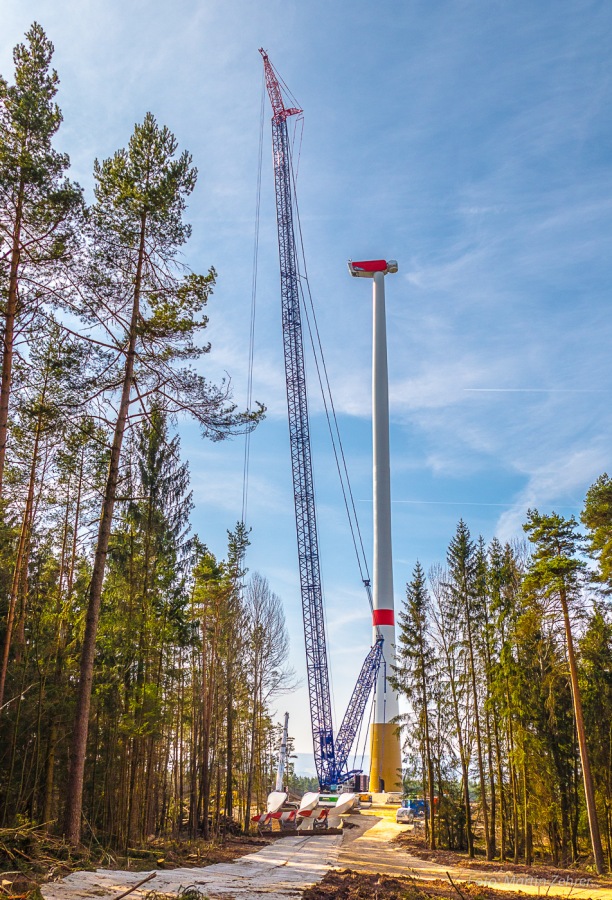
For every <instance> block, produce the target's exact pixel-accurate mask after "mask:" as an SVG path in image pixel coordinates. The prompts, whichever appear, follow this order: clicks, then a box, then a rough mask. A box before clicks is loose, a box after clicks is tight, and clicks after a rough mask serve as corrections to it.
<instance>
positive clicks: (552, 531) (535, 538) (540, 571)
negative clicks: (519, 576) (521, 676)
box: [523, 509, 604, 875]
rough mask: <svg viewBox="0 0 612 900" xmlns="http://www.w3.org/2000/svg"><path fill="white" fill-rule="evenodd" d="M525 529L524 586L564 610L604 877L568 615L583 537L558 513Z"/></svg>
mask: <svg viewBox="0 0 612 900" xmlns="http://www.w3.org/2000/svg"><path fill="white" fill-rule="evenodd" d="M523 528H524V530H525V531H526V532H527V535H528V537H529V540H530V541H531V542H532V544H533V545H534V551H533V557H532V561H531V565H530V567H529V571H528V573H527V575H526V578H525V585H526V587H527V588H528V589H529V588H531V589H534V590H538V591H539V592H540V593H541V595H542V596H543V597H544V598H546V599H548V600H549V601H553V602H554V601H558V602H559V604H560V606H561V612H562V616H563V625H564V629H565V640H566V646H567V659H568V663H569V669H570V680H571V685H572V697H573V701H574V717H575V720H576V731H577V733H578V744H579V748H580V760H581V762H582V777H583V782H584V793H585V798H586V804H587V813H588V818H589V830H590V832H591V846H592V848H593V856H594V857H595V867H596V869H597V873H598V874H600V875H601V874H602V873H603V871H604V858H603V849H602V846H601V837H600V832H599V821H598V818H597V808H596V806H595V796H594V791H593V778H592V776H591V765H590V761H589V752H588V747H587V740H586V732H585V728H584V716H583V712H582V700H581V694H580V684H579V681H578V668H577V665H576V656H575V652H574V638H573V634H572V627H571V621H570V612H569V611H570V604H571V603H572V602H575V601H576V600H577V599H578V597H579V596H580V589H581V583H582V581H583V573H584V569H585V564H584V562H583V561H582V560H580V559H578V557H577V553H578V549H579V547H580V536H579V535H578V532H577V525H576V520H575V519H574V517H573V516H572V517H571V518H570V519H564V518H563V517H562V516H560V515H558V514H557V513H551V515H549V516H546V515H542V514H540V513H539V512H538V511H537V510H535V509H532V510H529V511H528V513H527V522H526V524H525V525H524V526H523Z"/></svg>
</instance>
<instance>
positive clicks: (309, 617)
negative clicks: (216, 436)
mask: <svg viewBox="0 0 612 900" xmlns="http://www.w3.org/2000/svg"><path fill="white" fill-rule="evenodd" d="M260 53H261V55H262V57H263V63H264V71H265V78H266V88H267V91H268V95H269V97H270V102H271V104H272V112H273V116H272V150H273V160H274V184H275V189H276V221H277V227H278V246H279V255H280V276H281V303H282V325H283V344H284V355H285V378H286V385H287V406H288V412H289V443H290V447H291V468H292V473H293V493H294V501H295V518H296V528H297V539H298V562H299V570H300V588H301V596H302V612H303V617H304V639H305V645H306V671H307V678H308V695H309V699H310V714H311V720H312V737H313V746H314V757H315V765H316V768H317V774H318V776H319V782H320V784H321V787H322V788H325V787H335V786H336V785H338V784H339V783H340V782H342V781H343V780H345V779H346V777H347V773H346V772H345V765H346V760H347V758H348V754H349V753H350V749H351V746H352V743H353V741H354V738H355V735H356V733H357V730H358V727H359V723H360V722H361V720H362V718H363V712H364V709H365V705H366V703H367V698H368V696H369V694H370V692H371V690H372V687H373V685H374V682H375V680H376V675H377V674H378V668H379V665H380V660H381V656H382V640H379V641H377V642H376V643H375V645H374V647H373V648H372V650H371V651H370V653H369V654H368V657H367V659H366V662H365V663H364V665H363V667H362V671H361V674H360V677H359V680H358V682H357V685H356V687H355V690H354V691H353V696H352V698H351V703H350V704H349V708H348V709H347V712H346V715H345V717H344V720H343V723H342V726H341V729H340V732H339V735H338V738H339V746H338V750H339V751H340V752H339V753H338V752H337V750H336V746H335V744H334V732H333V722H332V709H331V700H330V690H329V675H328V666H327V645H326V638H325V620H324V610H323V592H322V588H321V573H320V567H319V547H318V538H317V519H316V508H315V497H314V486H313V478H312V459H311V452H310V427H309V420H308V397H307V392H306V374H305V368H304V346H303V340H302V322H301V314H300V287H299V267H298V254H297V248H296V240H295V232H294V215H293V212H294V209H293V206H294V201H293V191H292V168H291V148H290V144H289V135H288V128H287V119H289V118H290V117H291V116H296V115H299V114H300V113H301V112H302V110H301V109H298V108H297V107H286V106H285V104H284V101H283V95H282V91H281V87H280V83H279V81H278V78H277V76H276V73H275V71H274V69H273V67H272V64H271V63H270V60H269V59H268V55H267V53H265V51H264V50H263V49H260Z"/></svg>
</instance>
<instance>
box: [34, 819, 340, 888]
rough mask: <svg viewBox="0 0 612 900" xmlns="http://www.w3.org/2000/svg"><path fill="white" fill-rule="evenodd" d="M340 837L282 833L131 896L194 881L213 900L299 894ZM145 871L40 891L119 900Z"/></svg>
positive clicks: (88, 877)
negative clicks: (251, 850) (268, 841)
mask: <svg viewBox="0 0 612 900" xmlns="http://www.w3.org/2000/svg"><path fill="white" fill-rule="evenodd" d="M341 841H342V836H341V835H322V836H319V835H317V836H316V837H302V836H296V837H287V838H283V839H282V840H278V841H275V843H274V844H270V845H269V846H267V847H265V848H264V849H263V850H259V851H258V852H257V853H251V854H249V855H248V856H242V857H240V859H237V860H235V861H234V862H230V863H216V864H215V865H212V866H206V867H204V868H193V869H182V868H181V869H170V870H167V871H158V872H156V873H155V878H153V879H152V880H151V881H149V882H148V883H147V884H145V885H143V886H142V888H139V889H138V890H136V891H134V893H133V894H130V895H129V896H130V898H134V900H136V898H142V897H144V896H146V894H147V893H148V892H149V891H151V890H155V891H158V892H159V893H173V892H177V891H178V890H179V889H180V888H184V887H187V886H189V885H194V886H195V887H198V888H200V890H202V891H203V892H204V893H206V894H207V896H208V897H210V898H211V900H230V898H231V900H234V898H235V900H251V898H258V897H264V898H266V900H296V898H298V897H300V896H301V895H302V892H303V891H304V889H305V888H307V887H310V886H311V885H313V884H315V883H316V882H317V881H320V879H321V878H322V877H323V876H324V874H325V873H326V872H327V871H329V869H330V868H331V867H332V866H333V865H334V864H335V863H336V861H337V858H338V852H339V850H340V843H341ZM146 875H147V872H120V871H117V872H114V871H111V870H108V869H99V870H98V871H96V872H73V873H72V874H71V875H69V876H68V877H67V878H64V879H63V880H62V881H61V882H55V883H52V884H46V885H44V886H43V887H42V889H41V893H42V895H43V897H44V898H45V900H94V898H95V900H115V898H116V897H117V896H118V895H119V894H121V893H122V892H123V891H126V890H127V889H128V888H129V887H131V886H132V885H134V884H137V883H138V882H139V881H141V880H142V879H143V878H145V877H146Z"/></svg>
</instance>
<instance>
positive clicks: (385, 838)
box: [335, 809, 612, 900]
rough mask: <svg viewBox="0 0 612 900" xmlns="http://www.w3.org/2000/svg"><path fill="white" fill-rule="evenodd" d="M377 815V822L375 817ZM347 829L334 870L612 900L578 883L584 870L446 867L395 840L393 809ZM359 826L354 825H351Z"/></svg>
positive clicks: (603, 890) (353, 820) (611, 893)
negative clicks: (539, 873)
mask: <svg viewBox="0 0 612 900" xmlns="http://www.w3.org/2000/svg"><path fill="white" fill-rule="evenodd" d="M373 818H374V821H373ZM347 821H348V823H349V828H347V829H346V830H345V832H344V836H343V842H342V846H341V848H340V852H339V854H338V861H337V863H336V865H335V868H340V869H352V870H353V871H355V872H378V873H380V874H381V875H388V876H396V877H397V876H406V877H409V876H412V877H413V878H417V879H423V880H426V881H438V880H441V881H445V882H447V883H448V877H447V873H448V874H449V875H450V876H451V878H452V879H453V881H455V882H459V883H461V882H466V881H470V882H475V883H476V884H480V885H483V886H486V887H490V888H493V889H498V890H502V891H512V892H517V893H518V892H520V893H523V894H532V895H536V896H548V897H568V896H569V895H570V894H571V897H572V900H588V898H592V900H612V887H600V886H599V885H598V883H597V881H596V880H595V879H593V880H592V882H591V883H589V884H580V881H581V880H582V881H584V880H585V879H581V877H580V873H577V874H576V879H575V880H574V881H573V882H572V883H568V882H567V881H565V878H563V879H560V880H559V881H558V882H557V883H555V882H553V881H551V880H550V879H547V878H545V877H542V878H540V877H537V878H535V877H533V876H529V875H521V874H517V872H516V871H505V870H504V867H503V864H501V863H500V867H499V871H492V870H491V869H486V870H485V869H475V868H474V869H473V868H470V869H465V868H462V867H460V866H448V865H443V864H440V863H437V862H434V861H432V860H426V859H419V858H418V857H417V856H412V855H411V854H410V853H408V852H407V851H406V850H405V849H404V848H402V847H401V845H400V844H398V843H394V841H395V838H396V837H397V836H398V835H399V834H401V833H402V831H403V830H405V828H404V827H403V826H401V825H396V823H395V810H380V811H377V810H374V809H372V810H371V811H369V810H368V811H367V812H362V813H358V814H357V815H354V816H348V817H347ZM351 826H355V827H351Z"/></svg>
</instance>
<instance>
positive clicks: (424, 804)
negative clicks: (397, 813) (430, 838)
mask: <svg viewBox="0 0 612 900" xmlns="http://www.w3.org/2000/svg"><path fill="white" fill-rule="evenodd" d="M402 806H403V807H404V808H405V809H410V810H412V812H413V813H414V815H415V816H427V815H429V801H428V800H424V799H423V798H422V797H421V798H420V799H419V798H417V797H413V798H409V799H408V800H404V802H403V803H402Z"/></svg>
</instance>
